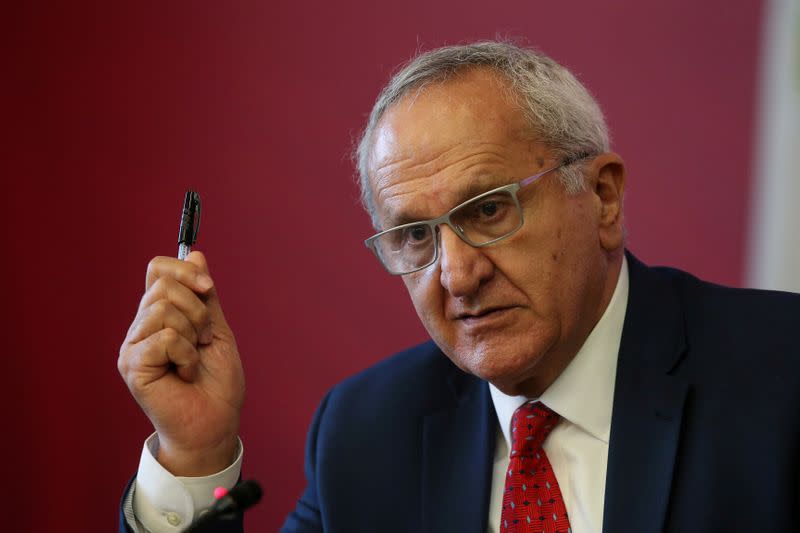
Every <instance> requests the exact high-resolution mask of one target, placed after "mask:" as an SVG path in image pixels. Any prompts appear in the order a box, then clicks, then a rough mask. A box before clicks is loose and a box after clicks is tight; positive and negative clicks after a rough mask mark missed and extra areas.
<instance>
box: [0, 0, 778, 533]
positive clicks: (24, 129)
mask: <svg viewBox="0 0 800 533" xmlns="http://www.w3.org/2000/svg"><path fill="white" fill-rule="evenodd" d="M497 4H498V5H495V6H490V5H489V3H487V2H474V1H467V2H464V1H462V2H456V1H453V0H445V1H440V2H422V1H419V0H412V1H406V2H368V1H365V0H359V1H357V2H350V3H348V4H344V3H337V2H318V3H316V4H314V5H312V4H310V3H308V2H282V3H280V4H279V3H278V2H211V1H207V0H206V1H192V2H152V1H151V2H142V1H137V2H134V1H132V0H124V1H118V2H97V3H96V4H92V3H87V2H64V3H60V4H59V3H56V2H52V3H51V2H24V3H23V2H18V3H15V5H14V6H13V7H11V6H6V7H5V8H4V12H5V13H4V16H3V17H2V19H3V22H2V25H3V31H2V32H0V34H2V36H1V37H0V39H1V40H0V43H2V46H3V51H4V54H3V64H2V68H3V75H2V88H0V90H1V91H2V92H3V98H2V100H3V103H2V107H3V113H2V117H3V123H4V126H5V127H4V128H3V129H4V130H5V132H4V135H3V137H4V139H3V142H2V143H0V155H1V156H2V157H0V165H1V166H0V176H2V180H3V194H2V195H1V196H0V197H1V198H2V210H1V211H0V212H2V217H3V219H2V221H0V222H2V224H0V232H2V239H3V240H2V243H3V260H2V262H1V264H2V267H0V268H2V271H1V272H0V274H2V278H0V279H2V280H3V295H2V302H3V304H2V306H3V314H4V320H3V321H2V324H3V326H2V328H3V329H2V333H3V337H2V338H3V340H4V341H5V346H4V348H5V349H4V350H3V352H4V354H3V367H4V371H3V374H2V376H3V380H4V383H3V389H2V390H3V397H4V398H3V406H4V408H3V409H4V415H3V421H4V438H3V439H2V440H3V446H4V447H5V448H6V450H5V452H6V453H5V455H4V456H3V457H4V461H3V462H4V463H5V465H6V466H5V467H4V471H6V472H7V475H6V476H5V477H6V479H5V480H4V483H3V485H4V488H3V492H4V496H3V501H4V506H6V508H7V509H10V508H14V511H13V512H10V513H7V515H10V519H11V522H12V524H13V523H14V521H15V520H18V521H19V523H18V525H17V527H11V526H9V527H8V529H6V527H4V529H6V530H9V531H46V530H55V529H59V528H61V529H63V530H68V531H110V530H113V528H114V522H115V520H116V513H117V500H118V498H119V496H120V493H121V490H122V488H123V485H124V484H125V482H126V480H127V479H128V478H129V477H130V476H131V475H132V474H133V473H134V472H135V469H136V466H137V462H138V457H139V452H140V449H141V445H142V441H143V439H144V438H145V437H146V436H147V435H148V434H149V433H150V431H151V430H150V428H149V425H148V422H147V420H146V418H145V417H144V415H143V414H142V413H141V412H140V411H139V409H138V407H137V406H136V404H135V403H134V402H133V400H132V399H131V398H130V396H129V395H128V392H127V389H126V387H125V385H124V383H123V382H122V380H121V379H120V378H119V376H118V374H117V370H116V359H117V354H118V348H119V344H120V342H121V341H122V339H123V337H124V335H125V331H126V329H127V327H128V324H129V322H130V320H131V319H132V318H133V314H134V312H135V309H136V305H137V302H138V299H139V298H140V296H141V293H142V291H143V284H144V273H145V266H146V264H147V262H148V260H149V258H150V257H152V256H154V255H173V254H174V253H175V248H176V246H175V241H176V234H177V222H178V215H179V208H180V203H181V200H182V197H183V192H184V190H185V189H186V188H188V187H194V188H197V189H199V190H200V192H201V194H202V196H203V201H204V207H205V209H204V215H203V227H202V231H201V236H200V246H199V248H200V249H202V250H203V251H205V252H206V254H207V256H208V258H209V261H210V263H211V268H212V274H213V275H214V277H215V281H216V283H217V286H218V288H219V290H220V293H221V297H222V299H223V305H224V307H225V310H226V313H227V316H228V319H229V322H230V323H231V325H232V327H233V328H234V330H235V332H236V333H237V338H238V342H239V346H240V350H241V352H242V355H243V359H244V362H245V369H246V372H247V379H248V384H249V388H248V393H247V403H246V407H245V412H244V418H243V427H242V435H243V439H244V442H245V448H246V451H247V453H246V462H245V471H246V476H247V477H255V478H258V479H260V480H262V481H263V483H264V485H265V489H266V497H265V501H264V502H263V503H262V504H261V505H260V506H259V507H258V508H257V509H255V510H253V511H252V514H251V515H250V518H249V525H250V527H251V531H252V530H257V531H261V530H263V531H273V530H276V529H277V527H278V526H279V524H280V523H281V522H282V520H283V518H284V516H285V514H286V513H287V512H288V511H289V510H290V509H291V508H292V506H293V502H294V501H295V499H296V498H297V497H298V495H299V494H300V491H301V489H302V487H303V483H304V482H303V478H302V453H303V443H304V438H305V431H306V427H307V424H308V422H309V420H310V417H311V415H312V412H313V410H314V408H315V406H316V404H317V402H318V401H319V399H320V398H321V396H322V395H323V394H324V392H325V391H326V390H327V389H328V388H329V387H330V386H331V385H333V384H334V383H336V382H337V381H339V380H340V379H342V378H343V377H345V376H347V375H349V374H352V373H353V372H355V371H357V370H358V369H361V368H363V367H365V366H366V365H368V364H370V363H372V362H374V361H377V360H378V359H380V358H382V357H384V356H385V355H387V354H388V353H391V352H393V351H396V350H398V349H401V348H403V347H406V346H408V345H411V344H413V343H416V342H417V341H420V340H422V339H423V338H424V337H425V334H424V331H423V330H422V328H421V326H420V325H419V324H418V322H417V319H416V316H415V315H414V313H413V310H412V308H411V305H410V304H409V302H408V299H407V296H406V295H405V294H404V290H403V288H402V285H401V283H400V281H399V280H398V279H393V278H390V277H388V276H386V275H385V274H384V273H383V271H382V270H381V269H380V267H379V266H378V264H377V263H376V262H375V261H374V259H373V258H372V257H371V256H370V255H369V254H368V252H367V250H366V249H365V248H364V246H363V245H362V244H361V240H362V239H363V238H364V237H366V236H368V235H369V234H370V227H369V223H368V220H367V217H366V216H365V215H364V214H362V213H361V211H360V210H359V207H358V205H357V196H358V195H357V191H356V188H355V186H354V182H353V178H352V176H353V171H352V166H351V163H350V161H349V159H348V154H349V152H350V148H351V145H352V139H353V138H354V137H355V136H356V134H357V132H358V131H359V129H360V128H361V126H362V122H363V120H364V118H365V116H366V114H367V113H368V112H369V109H370V107H371V103H372V101H373V99H374V97H375V96H376V94H377V92H378V90H379V88H380V87H381V85H382V84H383V83H384V82H385V81H386V80H387V78H388V76H389V74H390V73H391V72H392V71H393V70H394V68H395V67H396V66H397V65H398V64H399V63H401V62H402V61H404V60H405V59H407V58H408V57H409V56H410V55H411V54H413V53H414V51H415V50H417V49H418V48H429V47H433V46H437V45H441V44H452V43H457V42H463V41H467V40H474V39H481V38H491V37H494V36H495V35H496V34H500V35H511V36H521V37H523V38H524V39H526V40H527V42H528V43H530V44H533V45H535V46H537V47H539V48H540V49H542V50H544V51H545V52H547V53H549V54H551V55H553V56H554V57H555V58H556V59H558V60H559V61H561V62H562V63H564V64H566V65H567V66H569V67H570V68H572V69H573V70H574V71H575V72H576V73H577V74H578V75H579V76H580V78H581V79H582V80H584V82H585V83H586V84H587V85H588V86H589V87H590V89H591V90H592V91H593V93H594V94H595V95H596V97H597V98H598V100H599V101H600V102H601V104H602V105H603V107H604V109H605V111H606V114H607V117H608V121H609V123H610V125H611V129H612V132H613V137H614V147H615V149H616V150H617V151H618V152H619V153H620V154H621V155H622V156H623V157H624V158H625V160H626V161H627V163H628V166H629V186H628V195H627V203H626V210H627V225H628V231H629V246H630V247H631V248H632V249H633V250H634V251H635V252H636V253H637V254H638V255H639V256H640V258H642V259H644V260H645V261H648V262H651V263H667V264H672V265H676V266H679V267H683V268H686V269H689V270H692V271H693V272H695V273H697V274H699V275H700V276H702V277H705V278H708V279H711V280H714V281H718V282H722V283H728V284H734V285H737V284H739V283H741V281H742V277H743V266H744V262H745V253H744V252H745V250H744V235H745V234H746V221H747V212H748V206H747V201H748V197H749V194H748V189H749V187H750V178H749V174H750V168H751V144H752V142H751V141H752V137H753V134H752V132H753V125H754V107H755V106H754V101H755V88H756V86H757V83H756V77H757V74H758V67H757V59H758V51H759V46H758V45H759V42H760V35H759V33H760V27H761V22H760V21H761V11H762V2H761V1H760V0H748V1H738V2H723V1H712V2H696V1H694V0H673V1H671V2H641V1H638V0H617V1H607V2H602V3H600V2H593V1H585V2H532V1H530V0H528V1H519V0H514V1H508V2H498V3H497ZM599 4H602V5H599ZM11 492H14V493H15V494H13V495H12V494H10V493H11Z"/></svg>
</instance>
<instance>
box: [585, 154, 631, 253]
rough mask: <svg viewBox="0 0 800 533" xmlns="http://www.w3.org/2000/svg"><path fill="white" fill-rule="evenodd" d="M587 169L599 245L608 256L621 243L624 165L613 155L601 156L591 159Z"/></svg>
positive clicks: (620, 159) (622, 236) (622, 233)
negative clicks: (595, 207) (596, 205)
mask: <svg viewBox="0 0 800 533" xmlns="http://www.w3.org/2000/svg"><path fill="white" fill-rule="evenodd" d="M590 165H591V166H590V173H589V175H590V176H591V177H592V180H591V183H592V187H593V191H592V192H593V193H594V194H595V196H596V197H597V199H598V202H599V206H600V213H599V218H598V228H597V229H598V236H599V238H600V245H601V246H602V247H603V249H605V250H606V251H608V252H612V251H614V250H617V249H618V248H620V247H621V246H622V245H623V241H624V230H623V216H622V199H623V196H624V194H625V175H626V172H625V163H624V162H623V161H622V158H621V157H620V156H618V155H617V154H615V153H605V154H601V155H599V156H597V157H595V158H594V159H593V160H592V162H591V163H590Z"/></svg>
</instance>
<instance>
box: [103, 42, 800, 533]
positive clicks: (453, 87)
mask: <svg viewBox="0 0 800 533" xmlns="http://www.w3.org/2000/svg"><path fill="white" fill-rule="evenodd" d="M358 160H359V172H360V175H361V187H362V193H363V199H364V204H365V206H366V207H367V210H368V212H369V214H370V216H371V218H372V221H373V223H374V225H375V227H376V229H377V230H378V233H377V234H376V235H374V236H373V237H371V238H369V239H367V241H366V244H367V246H368V247H369V248H370V249H371V250H372V251H373V252H374V253H375V255H376V257H377V258H378V260H379V261H380V262H381V264H382V265H383V267H384V268H385V269H386V270H387V271H388V272H389V273H390V274H395V275H399V276H401V277H402V280H403V282H404V283H405V285H406V288H407V290H408V293H409V295H410V297H411V300H412V301H413V303H414V306H415V308H416V311H417V313H418V315H419V317H420V320H421V321H422V323H423V324H424V325H425V327H426V329H427V331H428V332H429V334H430V336H431V338H432V340H433V342H428V343H426V344H423V345H421V346H418V347H416V348H413V349H411V350H408V351H406V352H403V353H400V354H398V355H396V356H394V357H392V358H390V359H388V360H386V361H384V362H382V363H380V364H378V365H377V366H375V367H373V368H371V369H368V370H366V371H364V372H363V373H361V374H359V375H357V376H355V377H353V378H350V379H349V380H347V381H345V382H343V383H341V384H339V385H337V386H336V387H334V388H333V389H332V390H331V391H330V392H329V393H328V395H327V396H326V397H325V399H324V400H323V401H322V404H321V406H320V407H319V409H318V411H317V414H316V416H315V419H314V421H313V423H312V426H311V429H310V432H309V438H308V448H307V456H306V476H307V479H308V486H307V489H306V491H305V493H304V494H303V495H302V497H301V499H300V500H299V502H298V504H297V507H296V509H295V510H294V512H292V513H291V514H290V516H289V517H288V519H287V521H286V523H285V525H284V528H283V530H284V531H286V532H306V531H308V532H312V531H347V532H353V531H370V532H371V531H404V532H407V531H458V532H464V531H471V532H476V533H477V532H485V531H487V530H488V531H494V532H506V531H514V532H542V531H543V532H548V533H553V532H555V531H559V532H562V533H564V532H567V531H572V532H574V533H588V532H598V531H607V532H628V531H631V532H634V531H635V532H657V531H675V532H678V531H680V532H686V531H760V532H763V531H796V530H798V528H800V357H799V356H800V349H799V348H798V343H797V341H796V340H794V338H793V337H792V333H793V332H794V331H795V330H797V328H798V326H800V297H798V296H797V295H791V294H780V293H768V292H761V291H752V290H749V291H746V290H734V289H728V288H723V287H718V286H714V285H711V284H708V283H705V282H702V281H700V280H698V279H696V278H694V277H692V276H691V275H689V274H686V273H683V272H680V271H677V270H669V269H651V268H649V267H647V266H645V265H643V264H642V263H640V262H639V261H638V260H637V259H636V258H635V257H633V256H632V255H630V254H628V255H626V252H625V250H624V230H623V212H622V204H623V201H622V200H623V193H624V190H625V180H626V174H625V166H624V163H623V161H622V159H621V158H620V157H619V156H618V155H616V154H614V153H612V152H609V145H608V136H607V132H606V126H605V123H604V121H603V116H602V113H601V111H600V109H599V107H598V106H597V104H596V103H595V102H594V100H593V99H592V97H591V96H590V95H589V93H588V92H587V91H586V89H585V88H584V87H583V86H582V85H581V84H580V83H579V82H578V81H577V80H576V79H575V78H574V77H573V76H572V75H571V74H570V73H569V72H568V71H567V70H566V69H564V68H563V67H561V66H560V65H558V64H557V63H555V62H554V61H552V60H551V59H549V58H547V57H545V56H543V55H541V54H538V53H536V52H533V51H530V50H524V49H520V48H518V47H515V46H512V45H509V44H505V43H493V42H490V43H477V44H473V45H467V46H457V47H448V48H442V49H438V50H433V51H431V52H428V53H425V54H422V55H421V56H419V57H417V58H416V59H415V60H413V61H412V62H411V63H410V64H408V65H407V66H406V67H405V68H404V69H403V70H402V71H400V72H399V73H398V74H397V75H396V76H395V77H394V78H393V79H392V80H391V81H390V83H389V84H388V85H387V86H386V88H385V89H384V90H383V92H382V93H381V95H380V97H379V98H378V101H377V102H376V104H375V107H374V108H373V111H372V114H371V116H370V119H369V123H368V124H367V127H366V129H365V132H364V136H363V138H362V141H361V143H360V146H359V150H358ZM147 286H148V289H147V292H146V294H145V295H144V297H143V299H142V303H141V306H140V310H139V313H138V315H137V317H136V319H135V320H134V322H133V325H132V326H131V329H130V331H129V333H128V337H127V338H126V339H125V342H124V344H123V346H122V349H121V355H120V359H119V368H120V372H121V373H122V375H123V377H124V378H125V380H126V382H127V383H128V385H129V387H130V389H131V392H132V394H133V395H134V397H135V398H136V400H137V401H138V402H139V404H140V405H141V406H142V408H143V409H144V411H145V412H146V413H147V414H148V416H149V417H150V419H151V420H152V422H153V425H154V426H155V429H156V432H157V435H154V436H153V437H151V438H150V439H148V442H147V443H146V446H145V450H144V451H143V455H142V462H141V466H140V470H139V475H138V477H137V479H136V480H135V482H133V483H132V484H131V487H130V489H129V490H128V491H127V492H126V496H125V500H124V503H123V511H124V513H123V514H124V515H126V516H123V520H122V524H121V530H123V531H124V530H125V528H126V527H139V528H147V529H150V530H152V531H175V530H177V529H180V528H182V527H185V526H186V525H187V524H188V523H189V522H190V521H191V520H192V519H193V518H196V517H197V516H198V515H199V514H200V513H201V510H202V509H203V508H205V507H207V506H208V505H210V498H211V497H210V492H211V488H213V486H215V485H217V484H228V485H232V484H233V483H234V482H235V481H236V479H237V477H238V475H239V468H240V464H241V451H240V450H241V446H240V445H239V442H238V439H237V429H238V419H239V409H240V406H241V403H242V395H243V393H242V391H243V377H242V371H241V366H240V364H239V359H238V354H237V350H236V345H235V342H234V339H233V334H232V332H231V331H230V329H229V328H228V326H227V325H226V323H225V320H224V318H223V315H222V311H221V309H220V307H219V303H218V301H217V299H216V293H215V289H214V287H213V282H212V280H211V279H210V278H209V277H208V270H207V267H206V263H205V260H204V258H203V256H202V255H201V254H199V253H194V254H192V255H191V256H190V257H189V260H188V261H186V262H180V261H177V260H175V259H170V258H156V259H154V260H153V261H152V262H151V263H150V267H149V270H148V276H147ZM201 296H202V298H201ZM176 476H179V477H180V476H189V477H193V478H197V479H189V480H187V479H183V478H181V479H179V478H178V477H176ZM134 514H135V517H134V516H133V515H134ZM220 527H231V526H230V524H228V525H221V526H220ZM238 527H239V525H238V524H235V525H234V526H233V528H234V529H236V528H238ZM222 530H223V529H219V531H222Z"/></svg>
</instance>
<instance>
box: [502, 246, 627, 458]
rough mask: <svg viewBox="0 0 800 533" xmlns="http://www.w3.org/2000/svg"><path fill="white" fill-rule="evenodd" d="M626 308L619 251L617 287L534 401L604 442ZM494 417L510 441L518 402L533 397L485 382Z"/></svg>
mask: <svg viewBox="0 0 800 533" xmlns="http://www.w3.org/2000/svg"><path fill="white" fill-rule="evenodd" d="M627 307H628V262H627V260H626V259H625V257H624V256H623V259H622V268H620V272H619V277H618V278H617V286H616V287H615V288H614V294H613V295H612V296H611V301H610V302H609V303H608V307H606V310H605V311H604V312H603V316H602V317H600V320H599V321H598V322H597V324H596V325H595V327H594V329H592V332H591V333H590V334H589V336H588V337H587V338H586V342H584V343H583V346H582V347H581V349H580V350H578V353H577V354H576V355H575V357H574V358H573V359H572V361H571V362H570V363H569V365H567V368H565V369H564V371H563V372H562V373H561V375H560V376H558V377H557V378H556V380H555V381H554V382H553V383H552V384H551V385H550V386H549V387H548V388H547V389H546V390H545V391H544V392H543V393H542V395H541V396H540V397H539V398H538V400H539V401H540V402H542V403H543V404H545V405H546V406H547V407H549V408H550V409H552V410H553V411H555V412H556V413H558V414H559V415H560V416H561V417H562V418H564V419H565V420H569V421H570V422H572V423H573V424H575V425H576V426H579V427H580V428H582V429H583V430H584V431H586V432H588V433H590V434H591V435H593V436H594V437H595V438H597V439H600V440H601V441H603V442H605V443H606V444H608V439H609V435H610V433H611V409H612V406H613V403H614V380H615V377H616V374H617V356H618V355H619V345H620V340H621V339H622V325H623V323H624V322H625V311H626V309H627ZM489 390H490V392H491V394H492V402H493V403H494V408H495V411H496V412H497V420H498V421H499V422H500V429H501V431H502V432H503V437H505V439H506V444H508V446H509V447H510V446H511V437H510V433H511V417H512V416H513V415H514V411H516V410H517V408H518V407H519V406H521V405H522V404H524V403H526V402H529V401H531V400H536V399H537V398H527V397H525V396H508V395H506V394H504V393H502V392H501V391H500V390H499V389H498V388H497V387H495V386H494V385H492V384H491V383H490V384H489Z"/></svg>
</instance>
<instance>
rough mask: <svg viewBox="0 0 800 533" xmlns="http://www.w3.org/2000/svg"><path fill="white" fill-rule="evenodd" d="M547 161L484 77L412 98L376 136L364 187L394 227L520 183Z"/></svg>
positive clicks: (476, 74)
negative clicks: (472, 193)
mask: <svg viewBox="0 0 800 533" xmlns="http://www.w3.org/2000/svg"><path fill="white" fill-rule="evenodd" d="M544 155H545V151H544V147H543V146H542V145H541V144H539V143H537V142H536V141H535V139H532V137H531V135H530V131H529V128H528V127H527V123H526V121H525V118H524V115H523V114H522V112H521V110H520V109H519V107H518V106H517V105H516V104H515V103H514V101H513V99H512V98H511V97H510V91H509V89H508V86H507V83H506V82H505V80H503V79H502V78H501V77H499V76H498V75H497V74H495V73H493V72H491V71H489V70H486V69H479V70H474V71H470V72H468V73H465V74H462V75H460V76H458V77H457V78H455V79H453V80H450V81H447V82H445V83H441V84H435V85H431V86H428V87H425V88H424V89H423V90H421V91H412V92H410V93H409V94H407V95H406V96H404V97H403V98H402V99H400V100H399V101H398V102H396V103H395V104H394V105H393V106H392V107H390V108H389V109H388V110H387V111H386V113H385V114H384V116H383V118H382V119H381V121H380V123H379V124H378V127H377V128H376V130H375V134H374V137H373V146H372V150H371V153H370V165H369V175H370V180H369V181H370V187H371V193H372V197H373V199H374V200H375V205H376V209H377V211H378V212H377V213H376V214H377V215H378V219H379V220H381V221H388V220H391V221H392V222H397V221H398V218H407V219H411V220H414V219H419V218H425V217H430V216H434V215H438V214H440V213H441V212H444V211H445V210H447V209H449V208H450V207H452V206H453V205H455V203H456V200H459V199H465V198H463V195H464V191H465V190H469V191H475V193H476V194H477V193H478V192H481V191H480V190H479V189H480V188H481V187H483V186H485V188H490V187H491V186H497V185H501V184H503V183H502V182H505V183H507V182H508V181H510V180H511V178H515V177H516V178H519V179H521V178H524V177H525V172H526V169H527V170H531V171H534V170H535V169H536V168H539V167H541V161H542V160H543V158H544ZM537 163H538V164H537ZM404 221H405V220H404Z"/></svg>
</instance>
